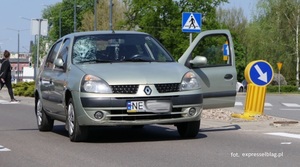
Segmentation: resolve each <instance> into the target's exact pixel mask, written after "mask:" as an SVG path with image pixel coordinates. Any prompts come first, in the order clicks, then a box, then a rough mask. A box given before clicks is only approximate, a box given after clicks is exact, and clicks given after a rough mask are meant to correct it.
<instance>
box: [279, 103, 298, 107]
mask: <svg viewBox="0 0 300 167" xmlns="http://www.w3.org/2000/svg"><path fill="white" fill-rule="evenodd" d="M282 104H283V105H285V106H287V107H300V105H299V104H296V103H282Z"/></svg>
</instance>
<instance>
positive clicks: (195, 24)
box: [182, 12, 202, 32]
mask: <svg viewBox="0 0 300 167" xmlns="http://www.w3.org/2000/svg"><path fill="white" fill-rule="evenodd" d="M201 26H202V16H201V13H191V12H183V13H182V32H201Z"/></svg>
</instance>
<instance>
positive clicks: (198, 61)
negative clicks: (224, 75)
mask: <svg viewBox="0 0 300 167" xmlns="http://www.w3.org/2000/svg"><path fill="white" fill-rule="evenodd" d="M190 64H191V65H192V67H200V66H203V65H206V64H207V58H206V57H204V56H196V57H195V58H194V59H193V60H190Z"/></svg>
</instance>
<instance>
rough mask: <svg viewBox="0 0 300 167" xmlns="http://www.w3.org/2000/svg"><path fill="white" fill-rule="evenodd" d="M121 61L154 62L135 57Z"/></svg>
mask: <svg viewBox="0 0 300 167" xmlns="http://www.w3.org/2000/svg"><path fill="white" fill-rule="evenodd" d="M123 61H131V62H154V60H152V59H150V58H145V57H135V58H130V59H125V60H123Z"/></svg>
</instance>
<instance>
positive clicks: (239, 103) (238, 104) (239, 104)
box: [234, 102, 243, 106]
mask: <svg viewBox="0 0 300 167" xmlns="http://www.w3.org/2000/svg"><path fill="white" fill-rule="evenodd" d="M234 106H243V103H242V102H235V104H234Z"/></svg>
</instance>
